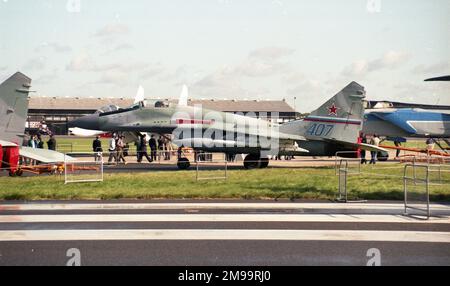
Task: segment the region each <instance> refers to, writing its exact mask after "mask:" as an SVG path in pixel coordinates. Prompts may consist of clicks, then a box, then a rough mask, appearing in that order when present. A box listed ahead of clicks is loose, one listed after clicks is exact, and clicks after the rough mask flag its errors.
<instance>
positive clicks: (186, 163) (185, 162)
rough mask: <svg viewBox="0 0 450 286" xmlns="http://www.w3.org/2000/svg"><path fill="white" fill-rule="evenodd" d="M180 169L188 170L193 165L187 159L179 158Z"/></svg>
mask: <svg viewBox="0 0 450 286" xmlns="http://www.w3.org/2000/svg"><path fill="white" fill-rule="evenodd" d="M177 166H178V169H180V170H186V169H188V168H189V167H190V166H191V163H190V162H189V160H188V159H187V158H179V159H178V162H177Z"/></svg>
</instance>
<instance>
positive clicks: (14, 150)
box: [4, 146, 19, 174]
mask: <svg viewBox="0 0 450 286" xmlns="http://www.w3.org/2000/svg"><path fill="white" fill-rule="evenodd" d="M4 161H5V162H6V163H7V164H8V165H9V166H8V167H9V168H10V173H12V174H14V173H15V172H16V171H17V165H18V164H19V146H15V147H5V152H4Z"/></svg>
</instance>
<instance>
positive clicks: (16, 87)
mask: <svg viewBox="0 0 450 286" xmlns="http://www.w3.org/2000/svg"><path fill="white" fill-rule="evenodd" d="M30 87H31V79H30V78H29V77H27V76H26V75H24V74H23V73H21V72H16V73H15V74H13V75H12V76H11V77H9V78H8V79H7V80H5V81H4V82H3V83H2V84H0V152H2V154H0V158H3V160H0V163H5V164H6V165H8V166H11V167H13V166H17V164H18V156H19V155H20V156H23V157H26V158H29V159H32V160H35V161H38V162H42V163H57V162H64V159H66V160H67V159H68V160H72V158H71V157H69V156H64V154H62V153H59V152H56V151H52V150H43V149H36V148H30V147H26V146H22V145H23V140H24V132H25V122H26V120H27V115H28V94H29V92H30ZM2 147H3V148H16V149H18V151H14V150H12V153H15V155H11V154H12V153H11V154H9V153H8V155H7V156H2V155H3V151H4V152H5V155H6V153H7V152H10V151H11V150H8V151H7V150H6V149H5V150H2ZM17 152H18V154H17ZM6 159H8V162H6V161H5V160H6ZM0 166H1V164H0ZM12 169H14V170H15V168H12ZM13 173H14V172H13ZM10 174H11V172H10ZM11 175H13V174H11Z"/></svg>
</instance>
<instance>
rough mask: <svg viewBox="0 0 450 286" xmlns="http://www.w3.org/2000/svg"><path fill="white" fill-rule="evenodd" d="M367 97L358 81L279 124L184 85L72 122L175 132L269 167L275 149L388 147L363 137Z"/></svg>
mask: <svg viewBox="0 0 450 286" xmlns="http://www.w3.org/2000/svg"><path fill="white" fill-rule="evenodd" d="M364 97H365V90H364V87H362V86H361V85H359V84H357V83H356V82H352V83H350V84H349V85H347V86H346V87H345V88H344V89H342V90H341V91H340V92H339V93H337V94H336V95H335V96H334V97H332V98H331V99H330V100H328V101H327V102H326V103H325V104H323V105H322V106H321V107H319V108H318V109H317V110H316V111H314V112H312V113H311V115H309V116H307V117H306V118H304V119H303V120H296V121H292V122H289V123H286V124H283V125H279V124H276V123H271V122H268V121H265V120H262V119H257V118H253V117H251V116H244V115H240V114H232V113H225V112H218V111H214V110H207V109H202V108H201V106H188V105H187V88H186V87H184V88H183V92H182V94H181V96H180V99H179V101H178V104H170V103H168V102H164V101H148V102H146V101H141V102H139V103H137V104H135V105H133V106H130V107H128V108H119V107H117V106H107V107H103V108H101V109H99V110H98V111H97V112H96V113H95V114H92V115H87V116H84V117H81V118H78V119H75V120H73V121H71V122H69V127H78V128H83V129H88V130H101V131H105V132H135V133H139V132H148V133H159V134H171V135H172V142H173V143H174V144H176V145H177V146H184V147H191V148H193V149H194V150H196V151H206V152H223V153H226V154H247V156H246V157H245V159H244V167H245V168H265V167H267V166H268V164H269V160H268V156H269V155H297V156H298V155H300V156H301V155H303V156H305V155H306V156H334V155H335V154H336V152H338V151H354V150H357V149H359V148H360V149H365V150H369V151H385V150H384V149H383V148H378V147H376V146H372V145H369V144H358V143H357V138H358V137H359V132H360V131H361V128H362V123H363V120H362V118H363V113H364V107H363V101H362V100H363V99H364ZM272 116H273V114H272ZM189 165H190V164H189V161H188V160H187V159H186V158H179V160H178V167H179V168H180V169H185V168H188V167H189Z"/></svg>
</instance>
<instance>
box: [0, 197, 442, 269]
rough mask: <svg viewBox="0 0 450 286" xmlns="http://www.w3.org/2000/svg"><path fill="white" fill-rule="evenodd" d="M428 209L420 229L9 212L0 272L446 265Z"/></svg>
mask: <svg viewBox="0 0 450 286" xmlns="http://www.w3.org/2000/svg"><path fill="white" fill-rule="evenodd" d="M432 209H433V210H435V212H434V213H435V214H437V213H439V215H438V216H435V217H432V218H431V219H430V220H424V219H423V218H415V217H409V216H403V215H402V205H401V204H382V203H372V204H335V203H289V202H256V203H252V202H250V203H249V202H243V201H231V202H230V201H226V202H222V201H212V202H211V201H200V202H196V201H187V202H185V201H154V202H152V201H149V202H41V203H14V202H12V203H11V202H10V203H5V204H1V205H0V265H66V264H69V265H72V264H76V265H78V264H80V265H176V266H195V265H238V266H246V265H257V266H266V265H361V266H363V265H366V264H377V265H378V264H381V265H450V219H449V215H450V206H448V205H433V206H432ZM75 258H76V259H78V260H76V261H77V262H76V263H75V262H74V261H75V260H74V259H75ZM374 261H376V262H374Z"/></svg>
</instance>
